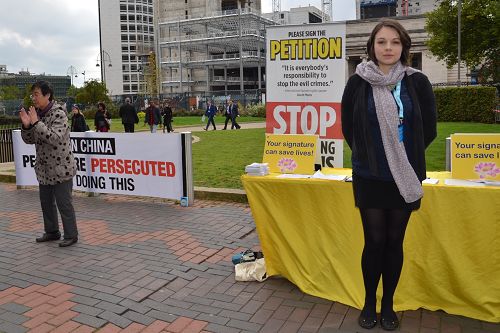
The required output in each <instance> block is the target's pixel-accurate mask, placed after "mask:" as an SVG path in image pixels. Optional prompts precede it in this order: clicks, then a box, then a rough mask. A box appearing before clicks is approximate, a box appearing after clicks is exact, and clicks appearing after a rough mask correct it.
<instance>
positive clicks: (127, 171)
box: [13, 130, 184, 200]
mask: <svg viewBox="0 0 500 333" xmlns="http://www.w3.org/2000/svg"><path fill="white" fill-rule="evenodd" d="M181 135H182V134H169V135H168V136H167V135H164V136H160V135H153V134H149V133H147V134H146V133H135V134H129V133H126V134H125V133H95V132H85V133H71V148H72V151H73V154H74V156H75V161H76V165H77V174H76V176H75V177H74V179H73V188H74V189H76V190H81V191H87V192H98V193H115V194H128V195H138V196H151V197H159V198H167V199H175V200H179V199H180V198H181V197H182V196H183V193H184V192H183V163H182V146H181ZM13 140H14V164H15V166H16V183H17V185H23V186H28V185H38V181H37V179H36V175H35V170H34V168H33V167H34V163H35V145H27V144H25V143H24V141H23V140H22V138H21V131H19V130H17V131H14V133H13Z"/></svg>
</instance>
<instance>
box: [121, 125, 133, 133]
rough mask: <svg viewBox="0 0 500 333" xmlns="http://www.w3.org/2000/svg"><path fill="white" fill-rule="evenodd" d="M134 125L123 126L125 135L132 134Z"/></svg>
mask: <svg viewBox="0 0 500 333" xmlns="http://www.w3.org/2000/svg"><path fill="white" fill-rule="evenodd" d="M134 125H135V124H133V123H132V124H123V128H124V129H125V133H134V127H135V126H134Z"/></svg>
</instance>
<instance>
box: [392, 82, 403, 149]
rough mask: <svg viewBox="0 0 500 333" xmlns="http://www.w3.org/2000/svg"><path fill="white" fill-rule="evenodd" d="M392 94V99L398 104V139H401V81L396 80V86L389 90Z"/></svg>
mask: <svg viewBox="0 0 500 333" xmlns="http://www.w3.org/2000/svg"><path fill="white" fill-rule="evenodd" d="M391 93H392V96H394V100H395V101H396V105H397V106H398V115H399V125H398V133H399V141H403V118H404V113H403V102H402V101H401V81H398V83H397V84H396V87H394V89H393V90H392V91H391Z"/></svg>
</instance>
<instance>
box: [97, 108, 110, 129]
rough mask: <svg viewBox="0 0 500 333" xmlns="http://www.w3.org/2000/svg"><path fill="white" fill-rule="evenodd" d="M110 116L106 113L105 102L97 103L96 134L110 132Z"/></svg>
mask: <svg viewBox="0 0 500 333" xmlns="http://www.w3.org/2000/svg"><path fill="white" fill-rule="evenodd" d="M109 119H110V116H109V113H108V112H107V111H106V104H104V103H103V102H99V103H97V111H96V113H95V118H94V125H95V130H96V132H109V129H110V120H109Z"/></svg>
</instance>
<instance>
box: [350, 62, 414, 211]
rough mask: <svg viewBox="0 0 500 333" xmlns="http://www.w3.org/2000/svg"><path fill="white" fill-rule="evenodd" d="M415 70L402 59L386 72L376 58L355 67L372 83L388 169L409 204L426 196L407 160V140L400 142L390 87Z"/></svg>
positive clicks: (397, 121) (397, 117)
mask: <svg viewBox="0 0 500 333" xmlns="http://www.w3.org/2000/svg"><path fill="white" fill-rule="evenodd" d="M416 72H418V70H416V69H414V68H411V67H407V66H403V65H402V64H401V63H400V62H398V63H397V64H395V65H394V66H393V67H392V68H391V70H390V71H389V74H387V75H385V74H384V73H383V72H382V71H381V70H380V69H379V68H378V66H377V65H376V64H375V63H374V62H373V61H368V62H363V63H360V64H359V65H358V66H357V68H356V74H358V75H359V76H361V77H362V78H363V79H364V80H365V81H367V82H368V83H370V84H371V86H372V89H373V99H374V100H375V110H376V113H377V119H378V122H379V126H380V133H381V134H382V143H383V145H384V152H385V155H386V157H387V162H388V163H389V169H390V170H391V173H392V177H393V178H394V181H395V182H396V185H397V187H398V189H399V193H400V194H401V196H402V197H403V199H404V200H405V202H407V203H410V202H414V201H417V200H418V199H420V198H421V197H422V196H423V195H424V192H423V190H422V183H421V182H420V180H419V179H418V177H417V174H416V173H415V170H413V167H412V166H411V164H410V162H409V161H408V157H407V156H406V151H405V146H404V143H403V142H400V141H399V133H398V124H399V115H398V108H397V106H396V102H395V100H394V97H393V96H392V93H391V89H392V88H393V87H394V85H395V84H396V83H398V82H399V81H401V80H402V79H403V77H404V75H405V73H406V74H408V75H411V74H413V73H416Z"/></svg>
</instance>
